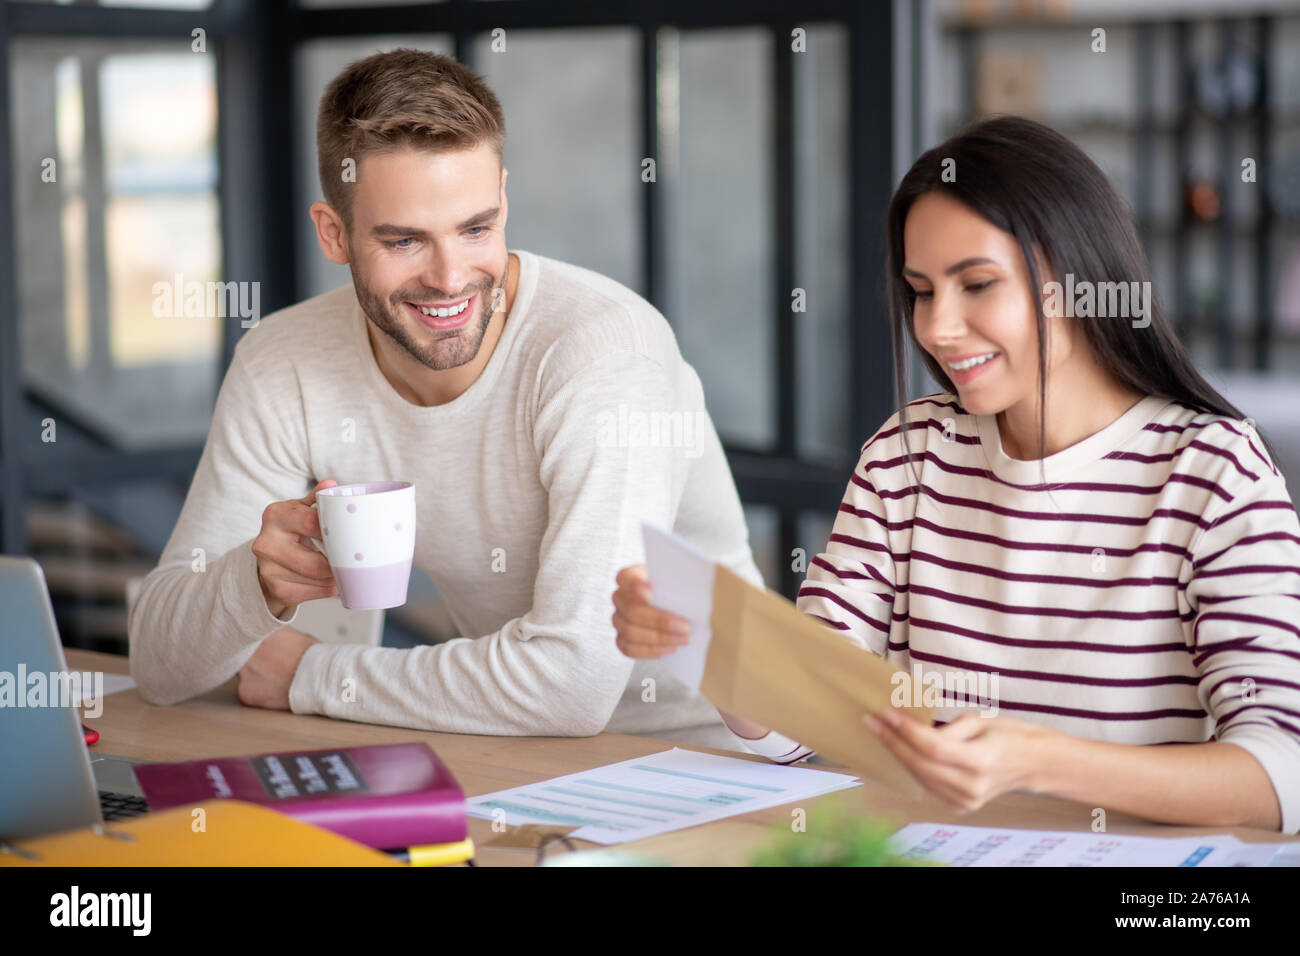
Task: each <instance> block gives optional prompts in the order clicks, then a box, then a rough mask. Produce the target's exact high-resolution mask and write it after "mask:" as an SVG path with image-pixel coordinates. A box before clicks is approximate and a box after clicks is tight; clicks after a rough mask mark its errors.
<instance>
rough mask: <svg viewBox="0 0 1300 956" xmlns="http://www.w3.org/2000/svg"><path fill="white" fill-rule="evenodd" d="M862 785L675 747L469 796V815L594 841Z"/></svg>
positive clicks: (843, 777)
mask: <svg viewBox="0 0 1300 956" xmlns="http://www.w3.org/2000/svg"><path fill="white" fill-rule="evenodd" d="M857 786H861V782H860V781H859V780H858V778H856V777H851V776H848V775H847V774H843V773H831V772H829V771H826V770H812V769H809V768H807V767H783V766H780V765H778V764H771V763H759V762H757V761H752V760H740V759H738V758H735V757H721V756H718V755H716V754H706V753H699V752H697V751H694V750H681V749H678V748H676V747H674V748H673V749H672V750H666V751H664V752H663V753H658V754H654V755H652V756H649V757H635V758H633V759H632V760H625V761H623V762H622V763H615V764H609V765H608V766H604V767H597V768H596V769H594V770H584V771H582V772H581V773H571V774H568V775H567V776H563V777H555V778H554V779H551V780H542V781H540V782H538V783H530V784H527V785H525V786H522V787H514V788H512V789H510V790H500V791H498V792H496V793H489V794H484V795H483V796H479V797H471V798H470V799H469V800H467V801H466V805H467V809H468V812H469V815H470V816H473V817H480V818H482V819H487V820H500V821H502V822H504V823H505V824H507V825H508V826H518V825H520V824H525V823H532V824H542V825H547V826H557V827H560V826H575V827H578V829H577V830H575V831H573V832H572V833H570V834H569V835H570V836H572V837H576V838H578V839H580V840H590V841H591V842H593V843H604V844H611V843H626V842H628V841H630V840H640V839H644V838H645V837H649V836H655V835H656V834H659V833H667V832H669V831H670V830H681V829H684V828H685V827H693V826H696V825H697V824H700V823H709V822H711V821H713V820H721V819H723V818H724V817H734V816H739V815H740V814H744V813H750V812H752V811H754V810H762V809H765V808H767V807H778V806H781V805H782V804H786V803H794V802H796V801H799V800H807V799H809V798H810V797H815V796H820V795H821V794H824V793H831V792H832V791H835V790H844V789H846V788H848V787H857Z"/></svg>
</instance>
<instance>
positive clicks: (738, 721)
mask: <svg viewBox="0 0 1300 956" xmlns="http://www.w3.org/2000/svg"><path fill="white" fill-rule="evenodd" d="M718 713H719V714H721V715H722V722H723V723H725V724H726V725H727V726H728V727H730V728H731V732H732V733H734V734H735V735H736V736H737V737H740V738H742V739H744V740H757V739H758V738H759V737H766V736H767V732H768V729H769V728H767V727H764V726H763V725H762V724H758V723H755V722H754V721H752V720H746V719H745V718H744V717H737V716H736V715H735V714H729V713H727V712H726V711H725V710H721V709H720V710H719V711H718Z"/></svg>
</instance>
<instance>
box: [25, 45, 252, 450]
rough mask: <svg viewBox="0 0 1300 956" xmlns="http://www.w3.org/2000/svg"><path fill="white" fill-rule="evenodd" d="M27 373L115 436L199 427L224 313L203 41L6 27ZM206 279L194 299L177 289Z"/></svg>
mask: <svg viewBox="0 0 1300 956" xmlns="http://www.w3.org/2000/svg"><path fill="white" fill-rule="evenodd" d="M12 50H13V53H12V61H11V83H12V88H13V96H12V101H11V102H12V110H13V119H12V124H13V132H14V135H13V148H14V190H15V198H16V203H15V205H16V212H17V220H18V221H17V233H18V239H19V252H18V273H19V289H18V298H19V308H20V336H21V339H22V343H23V372H24V383H25V385H26V386H27V387H28V388H29V389H30V390H31V391H32V392H33V393H34V394H36V395H38V396H39V397H41V398H43V399H44V400H45V401H46V402H48V403H49V404H50V405H52V406H53V407H57V408H59V409H61V410H63V411H64V412H65V414H66V415H67V417H68V418H69V420H70V421H69V423H75V424H76V425H77V426H79V427H81V428H83V429H85V430H87V431H90V432H92V433H94V434H96V435H99V436H100V437H102V438H104V439H106V440H108V441H110V442H111V443H112V444H114V445H115V446H116V447H119V448H123V449H140V448H149V447H159V446H167V445H175V444H187V443H192V442H200V441H202V440H203V437H204V435H205V434H206V433H207V427H208V423H209V421H210V419H211V413H212V403H213V400H214V397H215V391H216V373H217V358H218V355H219V353H220V341H221V322H222V321H238V317H237V316H235V317H233V318H232V319H222V318H220V317H219V313H218V312H216V311H214V310H212V309H210V308H209V307H208V306H209V305H210V302H209V299H210V298H211V297H210V296H208V295H207V294H206V291H207V290H208V289H210V288H212V287H213V286H215V284H216V282H217V281H218V280H219V279H220V271H221V234H220V224H219V217H218V205H217V161H216V85H215V72H214V62H213V58H212V57H211V56H199V55H195V54H192V53H190V52H188V51H186V52H184V53H176V52H163V51H162V49H161V46H160V45H149V44H147V43H145V42H144V41H132V42H131V43H130V44H126V43H123V42H120V41H94V40H88V41H78V42H69V41H67V40H59V41H53V40H46V39H26V38H20V39H18V40H15V41H14V42H13V47H12ZM178 283H179V284H180V286H181V288H182V289H183V290H189V289H191V287H192V284H193V283H199V284H200V287H201V288H202V289H204V290H205V294H204V295H203V296H202V306H201V307H199V308H195V309H191V308H187V307H186V301H184V297H183V296H175V295H173V294H172V293H173V290H174V289H175V288H176V287H177V284H178Z"/></svg>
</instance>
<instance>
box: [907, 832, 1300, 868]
mask: <svg viewBox="0 0 1300 956" xmlns="http://www.w3.org/2000/svg"><path fill="white" fill-rule="evenodd" d="M891 843H892V844H893V847H894V851H895V852H896V853H898V854H899V855H900V856H903V857H905V858H908V859H915V860H923V859H924V860H931V861H933V862H936V863H944V864H947V865H948V866H1196V867H1216V866H1268V865H1270V861H1272V860H1274V859H1276V858H1278V857H1279V856H1280V853H1281V851H1282V848H1283V847H1285V846H1289V845H1291V844H1281V843H1243V842H1242V841H1241V840H1238V839H1237V838H1236V837H1234V836H1231V835H1229V834H1226V833H1225V834H1215V835H1211V836H1192V837H1141V836H1124V835H1120V834H1106V833H1091V832H1089V833H1076V832H1073V831H1069V830H1018V829H997V828H991V827H968V826H957V825H950V824H944V823H910V824H908V825H907V826H905V827H903V828H902V829H901V830H899V831H898V832H897V833H895V834H894V836H893V837H892V838H891Z"/></svg>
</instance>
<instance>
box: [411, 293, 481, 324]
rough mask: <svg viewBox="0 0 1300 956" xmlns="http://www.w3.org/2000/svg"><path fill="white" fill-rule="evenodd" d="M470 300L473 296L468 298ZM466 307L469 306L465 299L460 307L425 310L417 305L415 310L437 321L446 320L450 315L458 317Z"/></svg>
mask: <svg viewBox="0 0 1300 956" xmlns="http://www.w3.org/2000/svg"><path fill="white" fill-rule="evenodd" d="M472 298H473V296H470V299H472ZM467 305H469V299H466V300H465V301H464V302H462V303H461V304H460V305H453V306H451V307H450V308H446V309H426V308H425V307H424V306H422V305H418V306H416V308H417V309H419V310H420V311H421V312H423V313H424V314H425V315H427V316H431V317H436V318H439V319H445V318H447V317H448V316H452V315H460V314H461V313H462V312H464V311H465V307H466V306H467Z"/></svg>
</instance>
